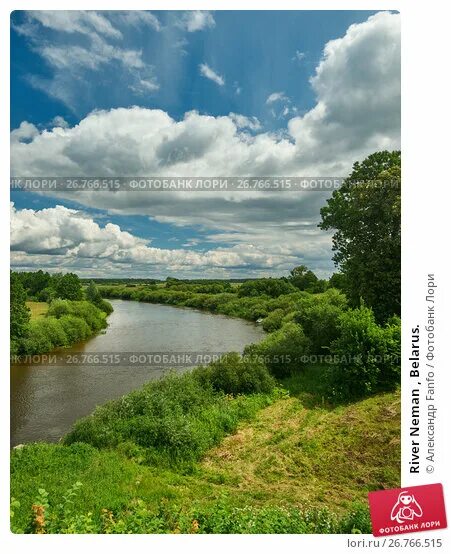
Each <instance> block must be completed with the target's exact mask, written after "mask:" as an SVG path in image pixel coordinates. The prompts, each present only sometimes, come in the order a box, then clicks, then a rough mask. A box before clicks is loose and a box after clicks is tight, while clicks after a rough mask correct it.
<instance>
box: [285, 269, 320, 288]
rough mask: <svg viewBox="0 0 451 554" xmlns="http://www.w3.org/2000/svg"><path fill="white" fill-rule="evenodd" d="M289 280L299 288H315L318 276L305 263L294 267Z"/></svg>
mask: <svg viewBox="0 0 451 554" xmlns="http://www.w3.org/2000/svg"><path fill="white" fill-rule="evenodd" d="M289 280H290V282H291V283H292V284H293V285H294V286H295V287H296V288H298V289H299V290H313V289H314V288H315V286H316V285H317V283H318V277H317V276H316V275H315V274H314V273H313V271H311V270H310V269H309V268H308V267H307V266H305V265H298V266H297V267H294V268H293V269H292V270H291V271H290V277H289Z"/></svg>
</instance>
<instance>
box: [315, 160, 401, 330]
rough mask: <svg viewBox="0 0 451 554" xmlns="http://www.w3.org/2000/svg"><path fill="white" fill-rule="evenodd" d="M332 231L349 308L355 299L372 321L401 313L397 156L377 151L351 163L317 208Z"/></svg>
mask: <svg viewBox="0 0 451 554" xmlns="http://www.w3.org/2000/svg"><path fill="white" fill-rule="evenodd" d="M321 216H322V222H321V224H320V227H321V228H322V229H324V230H328V229H334V230H335V234H334V236H333V249H334V251H335V255H334V261H335V263H336V265H337V266H338V267H339V268H340V269H341V271H342V273H343V274H344V276H345V280H344V282H343V284H344V286H345V291H346V294H347V296H348V298H349V300H350V302H351V305H353V306H358V305H359V304H360V299H361V298H362V299H363V300H364V301H365V304H366V305H368V306H370V307H372V308H373V310H374V313H375V316H376V319H377V321H379V322H383V321H386V320H387V319H388V318H389V317H390V316H391V315H393V314H397V315H399V314H400V312H401V153H400V152H387V151H384V152H376V153H375V154H372V155H371V156H369V157H368V158H366V159H365V160H364V161H363V162H361V163H360V162H356V163H355V164H354V167H353V171H352V173H351V175H350V176H349V178H348V179H347V180H346V181H345V182H344V183H343V185H342V187H341V188H340V189H339V190H336V191H335V192H334V193H333V195H332V197H331V198H330V199H329V200H328V201H327V206H325V207H324V208H322V209H321Z"/></svg>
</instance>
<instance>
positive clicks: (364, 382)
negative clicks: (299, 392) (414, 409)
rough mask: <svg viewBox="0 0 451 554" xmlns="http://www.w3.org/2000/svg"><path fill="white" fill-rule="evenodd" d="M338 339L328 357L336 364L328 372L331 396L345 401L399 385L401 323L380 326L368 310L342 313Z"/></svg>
mask: <svg viewBox="0 0 451 554" xmlns="http://www.w3.org/2000/svg"><path fill="white" fill-rule="evenodd" d="M338 329H339V337H338V338H337V339H336V340H335V341H334V342H333V343H332V346H331V350H332V353H333V354H334V355H335V356H336V357H337V360H339V363H338V364H337V365H335V366H334V367H333V368H332V369H331V378H332V383H333V387H332V390H331V393H332V394H333V395H334V396H336V397H338V398H343V399H345V400H348V399H355V398H359V397H362V396H364V395H368V394H371V393H375V392H377V391H380V390H393V389H394V388H396V386H397V385H398V384H399V383H400V369H401V368H400V349H401V321H400V319H399V318H397V317H393V318H391V320H390V321H389V322H388V323H387V324H386V325H384V326H380V325H378V324H377V323H376V321H375V317H374V313H373V311H372V310H371V309H370V308H366V307H360V308H357V309H354V310H349V311H347V312H344V313H343V314H342V315H341V316H340V318H339V324H338Z"/></svg>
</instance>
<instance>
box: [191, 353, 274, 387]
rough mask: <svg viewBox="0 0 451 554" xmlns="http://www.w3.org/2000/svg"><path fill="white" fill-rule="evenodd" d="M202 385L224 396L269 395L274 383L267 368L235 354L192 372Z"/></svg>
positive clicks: (227, 355)
mask: <svg viewBox="0 0 451 554" xmlns="http://www.w3.org/2000/svg"><path fill="white" fill-rule="evenodd" d="M193 374H194V375H195V376H196V377H197V378H199V379H200V381H201V382H202V383H207V384H208V385H211V386H212V387H213V389H214V390H216V391H222V392H224V393H226V394H233V395H237V394H252V393H270V392H271V391H272V390H273V388H274V386H275V382H274V379H273V378H272V376H271V375H270V374H269V371H268V369H267V367H266V366H265V365H264V364H263V363H261V362H259V361H255V360H250V359H247V358H246V357H244V358H243V357H241V356H240V355H239V354H238V353H236V352H231V353H229V354H226V355H225V356H223V357H222V358H221V359H220V360H218V361H216V362H213V363H212V364H210V365H208V366H207V367H202V368H198V369H197V370H194V372H193Z"/></svg>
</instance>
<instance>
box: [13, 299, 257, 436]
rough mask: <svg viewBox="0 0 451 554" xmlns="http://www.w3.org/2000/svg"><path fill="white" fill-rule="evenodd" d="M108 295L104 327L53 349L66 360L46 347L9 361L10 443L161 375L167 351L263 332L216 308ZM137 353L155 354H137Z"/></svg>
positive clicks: (239, 340) (224, 348)
mask: <svg viewBox="0 0 451 554" xmlns="http://www.w3.org/2000/svg"><path fill="white" fill-rule="evenodd" d="M111 303H112V305H113V307H114V312H113V313H112V314H111V315H110V316H109V317H108V323H109V326H108V329H107V330H106V332H105V333H103V334H100V335H97V336H95V337H93V338H91V339H89V340H87V341H84V342H81V343H78V344H76V345H74V346H72V347H70V348H65V349H60V350H58V351H55V354H56V358H57V360H60V359H64V363H63V362H61V363H60V362H59V361H57V362H56V363H55V361H54V358H55V356H53V357H52V355H50V356H49V360H48V362H41V363H33V364H14V365H13V366H12V367H11V446H15V445H17V444H21V443H26V442H33V441H40V440H44V441H57V440H58V439H59V438H60V437H61V436H62V435H64V434H65V433H66V432H67V431H68V430H69V429H70V428H71V426H72V424H73V423H74V421H75V420H77V419H79V418H80V417H82V416H85V415H87V414H89V413H91V412H92V411H93V409H94V408H95V407H96V406H97V405H99V404H102V403H104V402H106V401H107V400H111V399H114V398H118V397H120V396H122V395H123V394H125V393H127V392H130V391H132V390H134V389H137V388H139V387H140V386H141V385H143V384H144V383H146V382H148V381H151V380H153V379H158V378H159V377H161V376H162V375H164V374H165V373H166V372H167V371H169V366H168V364H167V361H168V360H167V358H168V357H169V355H170V354H171V353H172V355H173V357H175V356H176V357H177V359H183V360H184V361H186V362H189V359H190V357H192V358H194V357H195V354H193V355H192V354H191V353H206V354H207V355H208V353H217V352H229V351H239V352H241V351H242V350H243V348H244V346H245V345H246V344H250V343H252V342H258V341H259V340H261V338H262V337H263V334H264V333H263V331H262V329H261V328H260V327H258V326H257V325H256V324H254V323H250V322H246V321H243V320H240V319H235V318H230V317H226V316H222V315H213V314H208V313H205V312H200V311H197V310H190V309H183V308H174V307H171V306H163V305H159V304H147V303H143V302H133V301H129V300H112V301H111ZM139 353H156V354H154V355H151V354H146V355H144V356H143V355H142V354H141V355H140V356H139V359H137V354H139ZM185 353H187V355H186V354H185ZM52 354H54V353H52ZM164 356H165V357H164ZM110 360H111V363H110ZM143 360H144V362H143ZM187 369H188V368H187V366H186V365H185V366H179V367H178V368H177V371H186V370H187Z"/></svg>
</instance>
